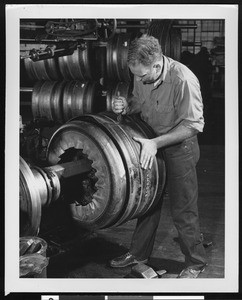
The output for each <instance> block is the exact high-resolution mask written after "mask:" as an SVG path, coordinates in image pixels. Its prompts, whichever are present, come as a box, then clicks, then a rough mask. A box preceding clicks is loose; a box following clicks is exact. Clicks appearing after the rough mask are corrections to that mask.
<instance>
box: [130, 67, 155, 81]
mask: <svg viewBox="0 0 242 300" xmlns="http://www.w3.org/2000/svg"><path fill="white" fill-rule="evenodd" d="M129 68H130V71H131V72H132V73H133V74H134V76H135V79H136V80H137V81H142V83H143V84H150V83H154V82H155V81H156V80H157V78H158V77H159V76H160V73H161V66H160V64H152V65H150V66H144V65H142V64H140V63H139V64H135V65H130V66H129Z"/></svg>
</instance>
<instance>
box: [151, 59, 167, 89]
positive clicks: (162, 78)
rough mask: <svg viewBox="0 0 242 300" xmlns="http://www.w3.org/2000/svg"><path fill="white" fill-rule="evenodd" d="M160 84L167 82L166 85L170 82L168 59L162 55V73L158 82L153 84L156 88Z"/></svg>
mask: <svg viewBox="0 0 242 300" xmlns="http://www.w3.org/2000/svg"><path fill="white" fill-rule="evenodd" d="M162 82H167V83H170V82H171V75H170V62H169V60H168V58H167V57H166V56H165V55H163V71H162V74H161V77H160V79H159V80H157V81H156V82H155V83H154V86H155V87H157V86H158V85H160V84H161V83H162Z"/></svg>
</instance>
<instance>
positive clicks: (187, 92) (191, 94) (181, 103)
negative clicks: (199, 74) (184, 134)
mask: <svg viewBox="0 0 242 300" xmlns="http://www.w3.org/2000/svg"><path fill="white" fill-rule="evenodd" d="M174 106H175V109H176V113H177V116H178V118H179V119H180V124H182V125H183V126H186V127H188V128H192V129H195V130H197V131H199V132H202V131H203V128H204V117H203V101H202V95H201V91H200V85H199V82H198V79H197V78H196V77H195V75H194V76H193V74H192V75H190V76H189V78H187V79H179V80H178V82H177V85H176V97H175V99H174Z"/></svg>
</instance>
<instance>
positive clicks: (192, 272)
mask: <svg viewBox="0 0 242 300" xmlns="http://www.w3.org/2000/svg"><path fill="white" fill-rule="evenodd" d="M204 270H205V266H204V267H202V268H201V269H197V270H196V269H193V268H192V267H188V268H186V269H184V270H182V271H181V273H180V274H179V275H178V276H177V278H197V277H198V275H199V274H200V273H202V272H203V271H204Z"/></svg>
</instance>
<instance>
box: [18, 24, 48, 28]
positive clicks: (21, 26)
mask: <svg viewBox="0 0 242 300" xmlns="http://www.w3.org/2000/svg"><path fill="white" fill-rule="evenodd" d="M20 28H26V29H29V28H30V29H32V28H33V29H37V28H45V26H44V25H30V24H25V25H23V24H22V25H20Z"/></svg>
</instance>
